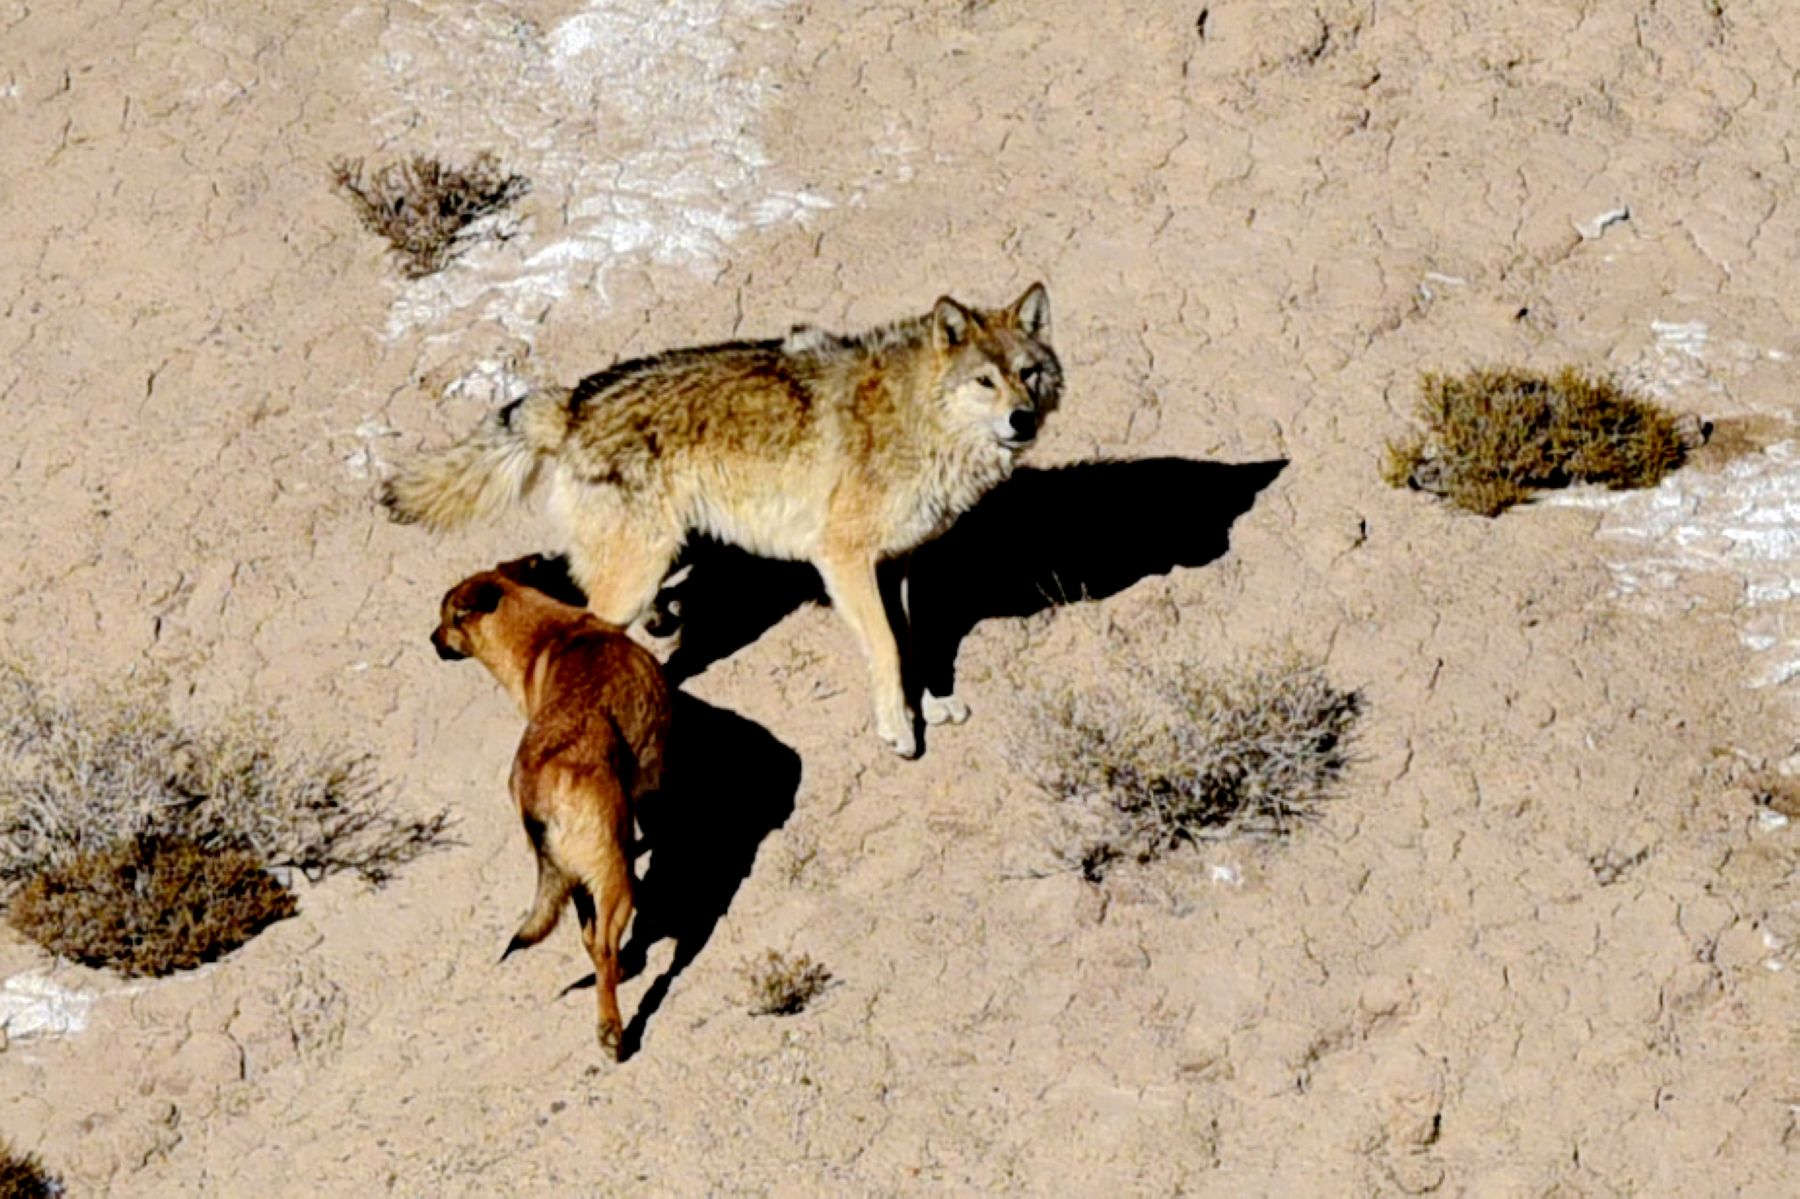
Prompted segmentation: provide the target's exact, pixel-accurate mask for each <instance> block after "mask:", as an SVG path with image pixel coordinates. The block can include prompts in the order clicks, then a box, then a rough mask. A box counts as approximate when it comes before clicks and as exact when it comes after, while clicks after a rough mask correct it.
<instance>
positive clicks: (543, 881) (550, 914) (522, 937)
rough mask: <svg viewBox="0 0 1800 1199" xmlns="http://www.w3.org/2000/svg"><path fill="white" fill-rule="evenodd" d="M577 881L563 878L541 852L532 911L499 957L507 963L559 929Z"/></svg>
mask: <svg viewBox="0 0 1800 1199" xmlns="http://www.w3.org/2000/svg"><path fill="white" fill-rule="evenodd" d="M575 881H576V880H574V879H573V878H570V877H569V876H568V875H567V874H564V873H563V872H562V870H561V868H559V867H558V866H557V865H556V863H554V862H552V861H551V860H550V859H549V858H548V857H546V856H545V855H544V853H543V851H542V850H541V849H540V850H539V851H538V886H537V895H536V897H534V898H533V899H532V901H531V911H529V912H527V913H526V914H525V919H524V920H523V921H521V922H520V924H519V931H518V932H516V933H514V934H513V939H512V940H511V941H508V942H507V943H506V952H504V953H502V954H501V955H500V960H501V961H503V962H504V961H505V960H506V959H507V958H509V957H511V956H512V955H513V954H515V953H517V952H518V951H519V950H521V949H529V948H530V947H531V946H533V945H536V944H537V943H538V942H539V941H542V940H543V939H544V938H545V937H547V936H549V935H550V934H551V933H552V932H553V931H555V929H556V925H557V923H558V922H559V921H560V920H561V919H562V913H563V906H564V905H565V904H567V903H568V902H569V895H570V893H571V892H572V891H574V889H575Z"/></svg>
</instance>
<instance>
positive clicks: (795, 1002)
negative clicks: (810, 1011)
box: [744, 949, 831, 1016]
mask: <svg viewBox="0 0 1800 1199" xmlns="http://www.w3.org/2000/svg"><path fill="white" fill-rule="evenodd" d="M744 982H745V984H746V985H747V986H748V987H749V989H750V1014H751V1015H753V1016H792V1015H795V1014H796V1013H798V1012H802V1011H805V1010H806V1005H807V1004H809V1003H811V1002H812V1001H813V1000H815V999H817V998H818V997H819V995H820V994H821V993H823V992H824V990H825V988H826V986H827V985H828V984H829V983H830V982H831V971H829V970H827V969H826V968H825V967H823V966H821V965H819V964H818V963H816V962H814V961H813V960H812V958H811V957H809V956H807V955H806V954H804V953H803V954H801V955H800V956H798V957H792V958H790V957H788V956H787V955H786V954H784V953H778V952H776V951H775V950H773V949H771V950H769V952H768V954H767V955H766V956H764V957H763V958H761V959H760V960H755V959H753V960H751V961H749V962H746V963H745V964H744Z"/></svg>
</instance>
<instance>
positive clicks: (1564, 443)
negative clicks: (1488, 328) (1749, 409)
mask: <svg viewBox="0 0 1800 1199" xmlns="http://www.w3.org/2000/svg"><path fill="white" fill-rule="evenodd" d="M1418 420H1419V423H1420V425H1422V426H1423V427H1422V428H1421V429H1417V430H1415V431H1413V432H1411V433H1409V434H1407V435H1406V436H1404V437H1402V438H1400V439H1399V440H1397V441H1392V442H1389V443H1388V446H1387V450H1386V456H1385V459H1384V461H1383V464H1382V477H1383V478H1384V479H1386V480H1387V482H1388V483H1389V484H1391V485H1393V486H1395V487H1411V488H1415V489H1417V490H1421V491H1429V492H1431V493H1433V494H1436V495H1441V496H1444V497H1445V498H1447V499H1449V500H1450V501H1451V502H1452V503H1454V504H1456V505H1458V506H1459V507H1462V508H1466V509H1468V510H1469V511H1471V512H1478V513H1480V514H1481V515H1483V516H1497V515H1499V514H1500V513H1501V512H1504V511H1505V510H1506V509H1507V508H1510V507H1511V506H1512V505H1514V504H1517V503H1520V502H1522V501H1524V500H1525V499H1528V498H1529V497H1530V495H1531V493H1532V492H1533V491H1534V490H1538V489H1541V488H1550V487H1564V486H1567V485H1568V484H1570V483H1601V484H1605V485H1606V486H1608V487H1614V488H1631V487H1654V486H1656V484H1657V483H1659V482H1661V481H1662V478H1663V476H1664V475H1666V474H1668V473H1669V472H1670V471H1672V470H1674V469H1676V468H1677V467H1679V466H1680V465H1681V464H1682V463H1683V462H1684V461H1685V460H1686V457H1687V454H1688V452H1689V451H1690V450H1692V449H1694V448H1695V447H1696V446H1697V445H1698V444H1699V443H1700V441H1701V440H1702V438H1701V435H1700V426H1699V422H1698V421H1697V420H1695V419H1693V418H1691V417H1690V418H1678V417H1676V416H1674V415H1672V414H1671V413H1669V412H1666V411H1664V410H1663V409H1662V408H1660V407H1659V406H1657V405H1656V404H1654V403H1651V402H1650V401H1648V400H1645V399H1642V398H1640V397H1638V396H1635V395H1633V394H1631V393H1630V392H1628V391H1626V390H1624V389H1623V388H1621V387H1620V386H1619V385H1618V384H1616V383H1613V382H1610V381H1607V380H1604V379H1597V378H1594V377H1592V376H1590V375H1586V374H1583V373H1582V372H1580V371H1577V370H1574V369H1572V368H1570V369H1564V370H1562V371H1560V372H1558V373H1557V374H1554V375H1546V374H1541V373H1537V372H1532V371H1522V370H1510V369H1508V370H1478V371H1472V372H1470V373H1469V374H1466V375H1454V376H1453V375H1439V374H1427V375H1425V376H1423V377H1422V378H1421V380H1420V384H1419V405H1418Z"/></svg>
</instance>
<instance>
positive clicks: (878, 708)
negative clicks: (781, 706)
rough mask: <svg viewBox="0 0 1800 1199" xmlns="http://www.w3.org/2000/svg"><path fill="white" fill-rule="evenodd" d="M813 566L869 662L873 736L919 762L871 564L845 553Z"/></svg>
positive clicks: (910, 713) (889, 629) (897, 655)
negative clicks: (872, 700)
mask: <svg viewBox="0 0 1800 1199" xmlns="http://www.w3.org/2000/svg"><path fill="white" fill-rule="evenodd" d="M817 565H818V568H819V574H820V575H821V576H823V577H824V579H825V593H826V594H827V595H828V596H830V597H831V606H832V607H834V608H836V609H837V610H838V611H839V612H840V613H842V614H843V617H844V620H845V621H846V622H847V623H848V624H849V625H850V630H851V631H852V632H853V633H855V634H856V639H857V640H858V641H860V642H862V647H863V653H864V655H865V656H866V657H867V658H868V662H869V685H870V688H871V690H872V691H873V698H874V701H875V732H876V734H877V735H878V736H879V737H880V738H881V739H882V740H883V741H885V742H887V743H888V747H889V748H891V749H892V750H893V751H894V752H895V753H897V754H899V755H900V756H901V757H903V758H916V757H918V756H919V738H918V734H917V733H916V732H915V731H914V729H913V711H912V708H911V707H909V706H908V705H907V702H906V688H905V684H904V683H903V682H902V680H901V674H900V646H899V644H898V642H896V641H895V639H894V629H893V626H892V625H890V624H889V623H888V617H887V608H886V606H885V605H883V604H882V602H881V587H880V584H879V583H878V582H877V581H876V578H875V560H874V558H873V557H870V556H866V555H863V554H857V553H850V552H845V553H839V554H831V555H827V556H826V557H825V558H823V559H822V560H821V561H820V562H818V563H817Z"/></svg>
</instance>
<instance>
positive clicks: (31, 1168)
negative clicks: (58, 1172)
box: [0, 1139, 63, 1199]
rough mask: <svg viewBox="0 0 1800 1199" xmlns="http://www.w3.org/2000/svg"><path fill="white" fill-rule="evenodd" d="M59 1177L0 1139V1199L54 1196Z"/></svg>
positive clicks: (60, 1190) (59, 1188)
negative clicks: (45, 1170)
mask: <svg viewBox="0 0 1800 1199" xmlns="http://www.w3.org/2000/svg"><path fill="white" fill-rule="evenodd" d="M62 1193H63V1184H62V1182H61V1180H60V1179H58V1178H56V1177H54V1176H52V1175H50V1174H47V1173H45V1172H44V1167H43V1163H41V1162H39V1161H38V1159H37V1158H36V1156H34V1155H33V1154H30V1153H21V1152H20V1151H18V1150H17V1149H14V1148H13V1147H12V1145H11V1143H10V1142H8V1141H6V1140H4V1139H0V1199H57V1196H59V1195H61V1194H62Z"/></svg>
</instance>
